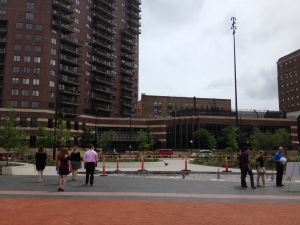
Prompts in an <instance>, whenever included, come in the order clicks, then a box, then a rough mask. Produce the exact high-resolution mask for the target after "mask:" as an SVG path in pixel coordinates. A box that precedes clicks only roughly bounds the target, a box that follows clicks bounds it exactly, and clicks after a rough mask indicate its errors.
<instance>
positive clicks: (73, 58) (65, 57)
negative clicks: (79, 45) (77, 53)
mask: <svg viewBox="0 0 300 225" xmlns="http://www.w3.org/2000/svg"><path fill="white" fill-rule="evenodd" d="M60 59H61V60H62V59H64V60H68V61H70V62H73V63H77V64H81V61H80V60H78V58H76V57H72V56H69V55H63V54H61V55H60Z"/></svg>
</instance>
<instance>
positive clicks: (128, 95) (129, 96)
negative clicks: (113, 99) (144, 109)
mask: <svg viewBox="0 0 300 225" xmlns="http://www.w3.org/2000/svg"><path fill="white" fill-rule="evenodd" d="M121 97H127V98H134V96H133V95H131V94H122V95H121Z"/></svg>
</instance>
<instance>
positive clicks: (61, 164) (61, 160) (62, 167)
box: [57, 148, 71, 191]
mask: <svg viewBox="0 0 300 225" xmlns="http://www.w3.org/2000/svg"><path fill="white" fill-rule="evenodd" d="M70 165H71V163H70V156H69V153H68V148H63V149H62V150H61V151H60V153H59V154H58V165H57V168H58V174H59V188H58V191H64V190H65V186H66V183H67V175H68V174H69V173H70V171H69V168H70Z"/></svg>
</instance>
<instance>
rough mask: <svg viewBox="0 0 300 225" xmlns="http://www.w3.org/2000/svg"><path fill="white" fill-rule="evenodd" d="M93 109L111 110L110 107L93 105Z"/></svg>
mask: <svg viewBox="0 0 300 225" xmlns="http://www.w3.org/2000/svg"><path fill="white" fill-rule="evenodd" d="M93 108H97V109H105V110H112V107H111V105H103V104H94V105H93Z"/></svg>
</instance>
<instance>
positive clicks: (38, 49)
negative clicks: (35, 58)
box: [34, 45, 42, 52]
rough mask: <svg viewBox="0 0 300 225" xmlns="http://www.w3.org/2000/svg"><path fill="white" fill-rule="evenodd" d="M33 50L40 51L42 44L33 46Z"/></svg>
mask: <svg viewBox="0 0 300 225" xmlns="http://www.w3.org/2000/svg"><path fill="white" fill-rule="evenodd" d="M34 51H36V52H41V51H42V46H40V45H36V46H34Z"/></svg>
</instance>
